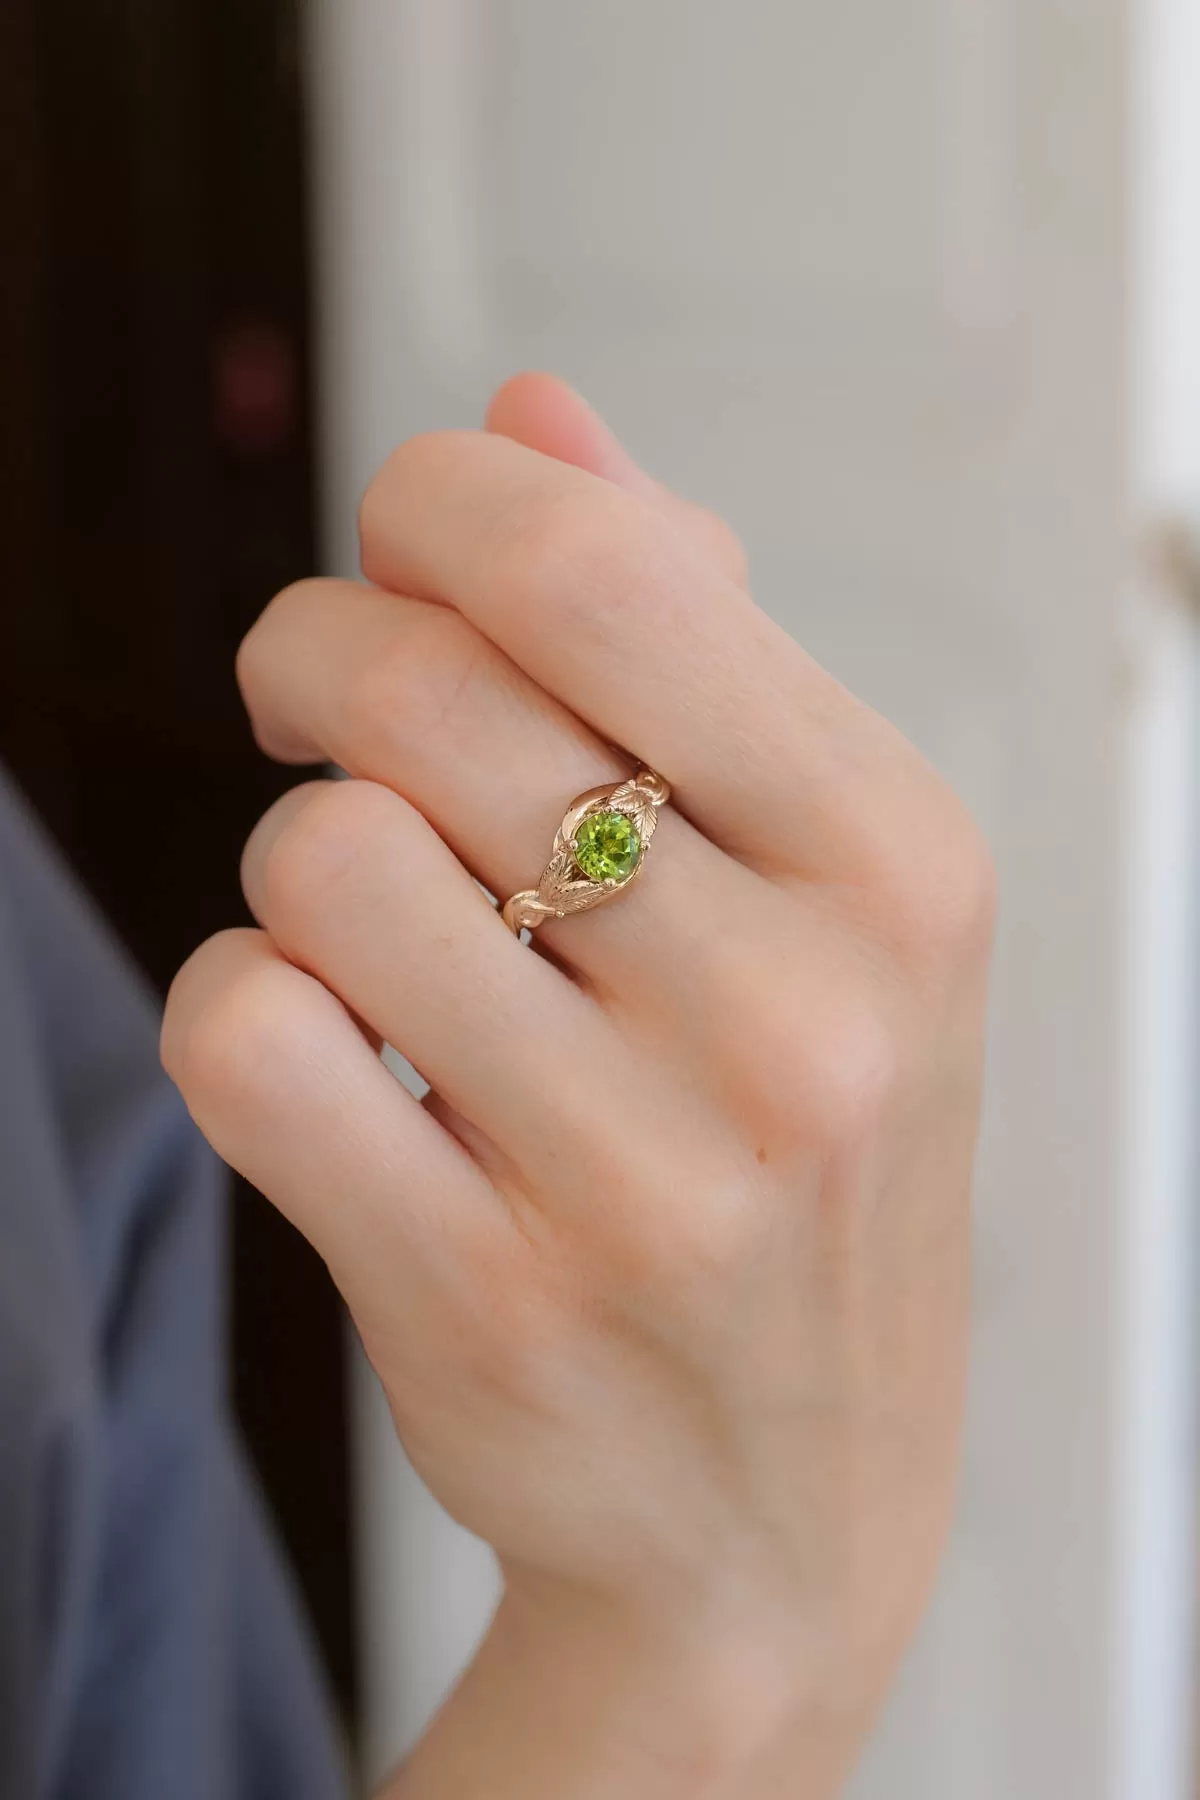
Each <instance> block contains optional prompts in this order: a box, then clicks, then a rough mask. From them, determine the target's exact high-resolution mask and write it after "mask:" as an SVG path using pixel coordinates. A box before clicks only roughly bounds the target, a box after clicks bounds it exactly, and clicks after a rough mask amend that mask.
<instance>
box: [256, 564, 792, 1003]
mask: <svg viewBox="0 0 1200 1800" xmlns="http://www.w3.org/2000/svg"><path fill="white" fill-rule="evenodd" d="M238 670H239V678H240V680H241V684H242V689H243V693H244V695H245V698H246V703H247V706H248V708H249V711H250V715H251V718H252V720H253V723H254V727H255V731H256V734H257V736H258V738H259V741H260V742H261V743H262V745H263V747H264V748H265V749H266V750H268V751H269V752H270V753H271V754H273V755H276V756H279V757H282V758H284V759H285V760H289V761H297V762H311V761H313V760H318V759H321V758H328V759H329V760H331V761H333V762H336V763H338V764H340V766H341V767H343V768H344V769H346V770H347V771H348V773H350V774H351V775H355V776H359V777H362V778H365V779H367V780H371V781H377V782H381V783H383V784H385V785H387V786H389V787H391V788H393V789H395V791H396V792H398V793H400V794H402V795H403V796H404V798H405V799H407V800H408V801H409V802H410V803H411V804H412V805H414V806H415V807H416V808H417V809H418V810H419V811H420V812H422V813H423V814H424V815H425V817H426V818H427V819H428V820H429V822H430V823H431V824H432V825H433V826H434V827H435V829H436V830H437V831H438V832H439V834H440V835H441V836H442V837H443V839H444V840H445V841H446V842H447V843H448V844H449V846H450V848H451V849H452V850H454V852H455V853H456V855H457V856H458V857H459V860H460V861H461V862H463V863H464V864H465V865H466V867H467V868H469V869H470V870H471V871H472V873H474V874H475V875H477V876H478V878H479V879H480V880H481V881H483V882H484V883H485V885H486V886H487V887H488V888H489V889H490V890H491V891H492V892H493V893H495V894H496V895H497V896H498V898H499V899H500V900H504V899H506V898H507V897H508V895H509V894H510V893H513V892H515V891H517V890H519V889H523V888H527V887H532V886H535V885H536V883H537V879H538V877H539V875H540V874H541V871H542V868H543V866H544V864H545V862H546V860H547V858H548V855H549V851H550V847H551V844H552V842H553V838H554V833H555V830H556V829H557V827H558V825H559V822H560V820H561V818H562V815H563V813H564V811H565V810H566V807H567V806H568V804H569V803H570V801H571V800H572V799H573V798H574V797H575V795H576V794H578V793H581V792H582V791H584V790H585V789H587V788H590V787H595V786H598V785H599V784H601V783H603V782H607V781H616V780H619V779H622V778H623V777H624V776H625V775H627V774H628V773H629V764H628V762H622V759H621V758H620V756H619V755H618V754H617V753H616V752H614V751H613V750H612V749H611V748H610V747H609V746H607V745H605V744H604V743H603V742H602V741H601V740H600V739H599V738H598V737H596V736H595V734H594V733H593V732H592V731H591V730H590V729H589V728H588V727H587V726H585V725H584V724H583V723H582V722H581V721H580V720H579V719H577V718H576V717H575V716H574V715H573V714H572V713H570V712H569V711H568V710H567V709H566V708H565V707H564V706H562V705H561V704H560V703H559V702H558V701H556V700H554V699H553V698H552V697H551V696H550V695H548V694H546V693H545V692H544V690H543V689H541V688H539V687H538V686H537V684H536V683H535V682H534V681H532V679H531V678H530V677H529V676H527V675H526V674H524V672H523V671H522V670H520V669H518V668H517V667H516V666H515V664H513V663H511V662H510V661H509V660H508V658H507V657H506V656H505V655H504V654H503V652H502V651H500V650H498V649H497V648H496V647H495V645H493V644H492V643H490V642H489V641H488V639H486V638H485V637H483V636H482V634H480V633H479V632H478V631H476V630H475V628H474V627H473V626H472V625H470V624H469V623H468V622H467V621H466V620H464V619H463V618H462V616H461V615H460V614H458V613H457V612H455V611H454V610H453V609H452V608H449V607H444V606H439V605H436V604H433V603H431V602H428V601H420V600H411V599H406V598H403V597H401V596H397V595H394V594H387V593H384V592H382V591H381V590H379V589H376V588H371V587H367V586H363V585H361V584H357V583H352V582H342V581H307V582H302V583H300V584H299V585H297V586H295V587H292V588H289V589H286V590H285V591H284V592H283V593H282V594H280V595H279V596H278V597H277V598H276V599H275V600H274V601H273V602H272V603H271V605H270V606H269V607H268V608H267V610H266V612H265V613H264V614H263V616H262V618H261V619H260V620H259V622H258V624H257V625H256V626H255V627H254V629H253V630H252V631H251V633H250V635H249V636H248V638H247V639H246V641H245V644H244V645H243V647H242V653H241V656H240V658H239V665H238ZM634 748H635V749H636V746H634ZM769 894H770V898H771V899H773V900H775V901H776V902H778V900H779V898H780V897H779V896H778V894H777V893H776V892H775V890H773V889H772V890H769ZM767 895H768V890H767V885H766V884H765V883H764V882H762V881H761V879H760V878H759V877H758V876H756V875H754V874H753V873H752V872H751V871H750V870H748V869H746V868H745V867H743V866H742V865H741V864H739V863H736V862H734V861H733V860H732V859H731V858H729V857H727V856H726V855H725V854H724V853H723V852H721V851H719V850H718V849H717V848H716V847H715V846H714V845H712V844H711V843H709V842H708V840H707V839H706V838H704V837H703V836H701V834H700V833H699V832H698V831H696V830H695V828H694V827H692V826H691V825H690V824H688V822H687V821H686V820H684V819H683V818H682V817H680V816H679V815H678V814H677V813H675V812H674V811H673V810H672V809H671V808H670V807H669V806H668V807H666V808H665V809H664V811H663V813H662V815H661V818H660V822H659V830H658V833H657V834H656V838H655V843H654V846H653V854H652V855H651V856H650V858H649V861H648V864H647V868H646V870H645V871H644V873H643V876H642V877H641V879H640V880H639V881H638V883H637V884H636V886H635V887H633V888H631V889H630V891H629V893H628V894H622V895H621V896H619V898H618V899H617V900H616V901H615V902H614V903H613V904H611V905H608V906H604V907H601V908H599V909H597V910H596V911H595V912H593V913H590V914H589V915H588V916H587V917H586V918H570V919H567V920H564V921H562V922H561V923H559V922H555V921H551V922H549V923H548V924H546V925H545V926H543V928H542V931H541V932H540V933H539V936H540V937H542V938H543V939H544V940H545V941H546V942H548V944H549V946H550V948H551V949H552V950H553V952H554V954H555V955H556V956H557V957H559V958H560V959H561V960H563V961H565V962H567V963H569V964H570V966H572V967H573V968H574V969H576V970H578V971H579V972H580V973H581V974H583V975H584V977H585V978H586V979H587V980H588V982H589V984H590V985H592V986H593V987H594V988H596V989H597V990H598V991H600V992H604V991H605V990H606V989H611V990H614V991H621V992H623V993H626V994H629V993H634V992H637V993H642V994H645V993H647V991H648V988H649V990H650V991H652V992H661V990H662V988H663V986H664V985H666V986H671V987H677V986H678V984H679V983H680V982H682V981H684V980H694V978H695V973H696V951H697V946H698V944H699V943H702V942H703V941H704V940H706V939H708V940H710V941H711V939H712V937H713V935H714V934H716V933H718V932H719V931H720V929H721V925H722V921H727V920H729V919H730V918H735V917H736V918H738V919H739V920H742V921H744V920H745V918H746V915H747V909H748V908H751V907H755V906H757V907H760V908H761V907H762V906H763V905H765V904H766V900H767ZM635 974H636V977H637V982H636V986H633V985H632V984H631V977H632V976H634V975H635Z"/></svg>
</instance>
